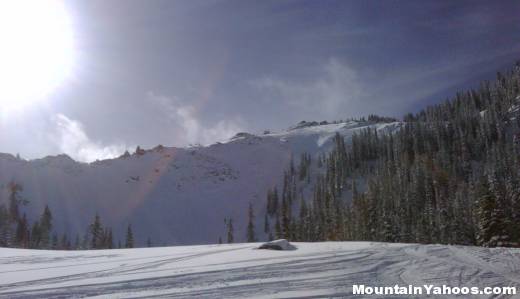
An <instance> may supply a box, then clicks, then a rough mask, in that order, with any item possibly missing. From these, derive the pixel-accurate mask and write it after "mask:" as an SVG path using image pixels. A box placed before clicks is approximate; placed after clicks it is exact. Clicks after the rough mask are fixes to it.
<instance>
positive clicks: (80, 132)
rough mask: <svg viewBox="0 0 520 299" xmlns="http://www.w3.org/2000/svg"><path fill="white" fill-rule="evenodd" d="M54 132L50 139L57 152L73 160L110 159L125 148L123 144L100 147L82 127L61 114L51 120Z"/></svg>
mask: <svg viewBox="0 0 520 299" xmlns="http://www.w3.org/2000/svg"><path fill="white" fill-rule="evenodd" d="M52 121H53V124H54V131H53V132H52V133H51V139H52V141H53V142H54V143H55V144H56V146H57V147H58V149H59V151H60V152H62V153H65V154H67V155H69V156H70V157H72V158H73V159H75V160H78V161H82V162H92V161H95V160H103V159H110V158H114V157H117V156H119V155H121V154H122V153H123V152H124V151H125V150H126V148H127V147H126V146H125V145H123V144H114V145H102V144H101V143H99V142H95V141H93V140H91V139H90V138H89V136H88V135H87V134H86V132H85V130H84V129H83V125H82V124H81V123H80V122H79V121H77V120H73V119H70V118H68V117H67V116H65V115H63V114H60V113H58V114H56V115H54V116H53V118H52Z"/></svg>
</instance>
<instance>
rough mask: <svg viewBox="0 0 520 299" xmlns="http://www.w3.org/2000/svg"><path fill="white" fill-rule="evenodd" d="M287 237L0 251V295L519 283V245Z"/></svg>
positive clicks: (334, 293)
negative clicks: (281, 243) (273, 242)
mask: <svg viewBox="0 0 520 299" xmlns="http://www.w3.org/2000/svg"><path fill="white" fill-rule="evenodd" d="M294 244H295V245H296V246H297V247H298V249H297V250H294V251H271V250H256V249H255V248H256V247H258V245H259V244H232V245H204V246H179V247H158V248H143V249H121V250H119V249H116V250H98V251H69V252H65V251H41V250H23V249H0V298H71V297H72V298H84V297H95V298H323V297H326V298H332V297H335V298H345V297H355V298H363V296H354V295H352V285H353V284H365V285H367V286H393V285H395V284H399V285H400V286H408V285H409V284H412V285H414V286H422V285H424V284H433V285H436V286H442V285H443V284H446V285H448V286H452V287H454V286H459V287H461V286H468V287H472V286H478V287H495V286H500V287H502V286H516V287H517V288H518V287H520V249H507V248H495V249H489V248H479V247H464V246H444V245H417V244H387V243H369V242H323V243H294ZM517 296H518V295H517ZM369 297H370V296H369ZM422 297H425V296H422ZM371 298H375V297H374V296H372V297H371ZM385 298H402V296H397V295H396V296H385ZM443 298H451V297H449V296H445V297H443ZM453 298H455V296H453ZM457 298H461V297H460V296H458V297H457ZM465 298H471V297H469V296H466V297H465ZM475 298H486V296H478V297H475ZM487 298H519V297H506V296H495V297H493V296H489V297H487Z"/></svg>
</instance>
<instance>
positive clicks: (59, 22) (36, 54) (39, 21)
mask: <svg viewBox="0 0 520 299" xmlns="http://www.w3.org/2000/svg"><path fill="white" fill-rule="evenodd" d="M73 41H74V39H73V31H72V26H71V21H70V19H69V16H68V14H67V11H66V9H65V6H64V4H63V2H60V1H58V0H37V1H33V0H0V111H1V110H4V111H5V110H9V109H11V108H24V107H27V106H29V105H32V104H35V103H36V102H38V101H42V100H44V99H45V98H46V96H47V95H48V94H49V93H50V92H51V91H52V90H54V89H55V88H56V87H57V86H58V85H59V84H60V83H61V82H63V80H64V79H65V78H67V76H68V75H70V72H71V70H72V66H73V62H74V49H73V46H74V45H73Z"/></svg>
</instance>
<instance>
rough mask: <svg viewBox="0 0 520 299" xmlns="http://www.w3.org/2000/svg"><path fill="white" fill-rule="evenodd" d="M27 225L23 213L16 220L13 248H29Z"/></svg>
mask: <svg viewBox="0 0 520 299" xmlns="http://www.w3.org/2000/svg"><path fill="white" fill-rule="evenodd" d="M29 241H30V240H29V224H28V222H27V216H26V215H25V213H24V214H23V216H22V217H21V218H19V219H18V220H17V226H16V233H15V242H14V244H15V246H17V247H21V248H29Z"/></svg>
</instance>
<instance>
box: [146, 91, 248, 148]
mask: <svg viewBox="0 0 520 299" xmlns="http://www.w3.org/2000/svg"><path fill="white" fill-rule="evenodd" d="M147 97H148V100H149V101H151V102H152V103H153V104H155V105H157V106H158V107H159V109H160V111H161V112H162V114H163V116H165V117H166V118H167V119H168V122H169V123H170V125H171V127H170V128H169V129H170V130H172V131H173V135H174V136H175V138H176V139H177V141H176V143H177V144H183V145H187V144H202V145H208V144H211V143H214V142H216V141H223V140H226V139H228V138H230V137H232V136H233V135H234V134H236V133H237V132H240V131H242V129H243V127H244V123H243V121H242V120H241V119H240V118H238V117H235V118H230V119H225V120H220V121H218V122H217V123H215V124H212V125H205V124H203V123H202V121H201V120H200V119H199V117H198V111H197V109H196V107H195V106H192V105H189V104H186V103H183V102H181V100H180V99H179V98H177V97H168V96H164V95H157V94H155V93H153V92H149V93H148V94H147Z"/></svg>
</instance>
